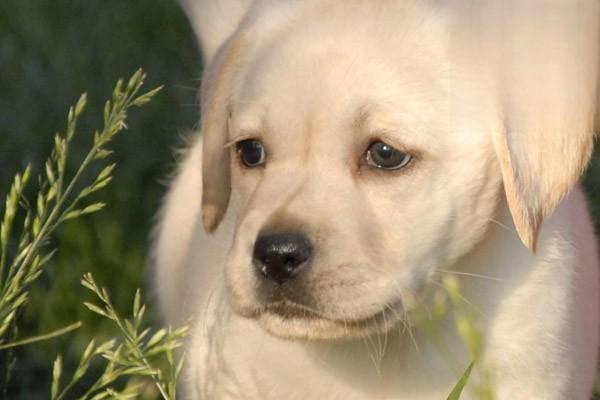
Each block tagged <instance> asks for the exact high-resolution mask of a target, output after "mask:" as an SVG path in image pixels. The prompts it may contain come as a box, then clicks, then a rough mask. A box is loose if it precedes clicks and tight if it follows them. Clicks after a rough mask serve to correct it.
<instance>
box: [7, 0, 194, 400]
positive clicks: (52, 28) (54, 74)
mask: <svg viewBox="0 0 600 400" xmlns="http://www.w3.org/2000/svg"><path fill="white" fill-rule="evenodd" d="M200 65H201V64H200V59H199V57H198V51H197V48H196V44H195V42H194V41H193V36H192V32H191V30H190V29H189V27H188V24H187V21H186V20H185V18H184V16H183V15H182V13H181V12H180V10H179V8H178V7H177V4H176V3H175V1H173V2H170V1H164V0H144V1H143V2H140V1H124V0H85V1H79V2H77V1H66V0H55V1H39V0H7V1H3V2H0V192H1V193H3V194H4V193H6V191H7V190H6V189H7V186H5V185H8V184H9V182H11V181H12V177H13V176H14V174H15V173H16V172H18V171H20V170H23V169H24V166H25V165H26V164H27V163H33V167H34V169H36V170H38V171H42V170H43V162H44V161H45V159H46V157H47V153H48V151H49V149H51V148H52V140H53V136H54V132H56V131H60V130H64V125H65V120H64V116H65V111H66V110H67V109H68V107H69V105H70V104H72V103H74V102H75V101H76V100H77V98H78V97H79V94H80V93H81V92H84V91H87V92H88V95H89V99H90V101H89V105H88V112H87V113H86V117H84V118H83V119H82V121H80V124H79V127H80V131H82V132H83V133H84V134H85V135H82V136H87V137H88V138H91V135H89V134H87V133H89V131H90V130H91V129H93V128H95V127H96V126H99V123H100V116H101V115H102V107H103V103H102V102H101V100H102V99H104V98H106V97H108V96H109V95H110V93H111V89H112V87H113V85H114V82H115V81H116V79H117V78H118V77H121V76H129V75H131V74H132V73H133V72H134V71H135V70H136V69H137V68H138V67H139V66H143V67H144V68H145V70H146V72H147V73H148V76H149V79H148V82H147V85H148V87H154V86H159V85H164V89H163V91H162V92H161V94H160V95H159V96H157V97H156V98H155V99H154V100H153V102H152V103H150V104H148V105H147V106H146V107H144V109H143V112H139V113H135V115H132V118H131V119H130V122H129V128H130V132H128V134H127V135H124V136H122V137H119V138H117V139H116V141H115V143H114V144H113V146H112V148H113V149H114V150H115V156H114V160H115V161H116V162H117V164H118V167H117V173H116V174H115V178H114V181H113V183H112V186H111V188H110V190H107V191H106V192H105V193H102V194H100V195H98V196H97V197H96V199H97V200H99V201H103V202H106V203H108V206H107V207H106V209H105V210H103V211H102V212H101V213H100V214H99V215H96V216H92V217H89V218H83V219H81V220H76V221H73V222H72V223H69V224H66V225H65V227H64V228H63V229H61V230H60V231H59V234H58V240H57V241H56V242H54V243H53V245H56V246H58V253H57V254H56V257H55V259H54V260H53V261H52V262H51V265H48V268H47V271H48V273H47V274H44V275H42V277H41V278H40V279H39V281H38V282H37V283H36V284H35V285H34V288H33V291H32V299H31V303H30V305H29V306H28V307H27V310H26V313H25V315H24V316H23V318H22V323H21V324H20V329H21V331H20V336H21V337H29V336H32V335H36V334H39V333H41V332H49V331H52V330H55V329H59V328H61V327H63V326H65V325H68V324H70V323H72V322H73V321H77V320H82V321H83V322H84V326H83V328H82V329H80V330H79V331H78V332H77V333H76V334H70V335H68V336H65V337H62V338H60V339H57V340H54V341H53V342H52V343H51V344H48V343H42V344H38V345H32V346H28V347H24V348H19V349H16V350H15V352H16V356H17V358H18V363H17V364H16V365H15V372H14V373H13V378H12V380H11V382H10V384H9V389H8V392H7V393H4V394H2V393H0V396H2V395H3V396H4V398H9V399H46V398H48V395H49V393H50V382H51V374H52V364H53V360H54V358H55V357H56V354H57V353H58V352H61V353H63V356H64V358H63V365H64V369H65V370H66V371H67V372H66V373H68V371H70V370H71V371H72V370H73V369H74V368H75V366H76V365H77V363H78V362H79V357H80V355H81V353H82V352H83V350H84V348H85V346H86V345H87V343H88V342H89V339H90V338H91V337H92V336H94V335H95V336H97V337H98V340H103V339H106V338H108V337H110V336H111V335H112V334H114V330H113V328H112V326H111V323H110V321H106V320H105V319H103V318H100V317H96V316H94V315H93V314H92V313H90V312H89V311H87V310H86V309H85V308H84V307H82V306H81V301H82V296H84V295H85V291H84V290H83V289H82V288H81V286H80V284H79V281H80V279H81V276H82V274H83V273H84V272H86V271H93V272H94V276H95V277H96V279H97V280H98V281H99V282H102V285H103V286H106V287H108V288H109V291H110V294H111V298H112V299H113V301H114V303H115V307H116V308H117V309H119V310H129V308H130V303H131V300H132V297H133V294H134V293H135V288H136V287H139V286H144V285H145V284H146V283H147V279H146V276H147V273H146V271H145V263H146V261H145V257H146V252H147V247H148V240H149V232H150V231H151V227H152V223H153V216H154V214H155V212H156V210H157V208H158V206H159V204H160V198H161V196H162V194H163V193H164V191H165V186H164V184H163V183H164V181H166V177H167V176H168V175H169V173H170V172H171V171H172V169H173V166H174V156H173V151H172V149H173V148H175V147H176V146H179V145H180V144H181V140H180V138H179V137H180V133H181V132H180V131H179V129H181V128H182V127H191V126H193V125H194V123H195V121H196V120H197V119H198V108H197V106H196V104H197V96H196V94H197V86H198V82H199V81H198V78H199V76H200V73H201V69H200ZM88 140H90V139H88ZM88 145H89V142H86V141H85V140H82V142H78V143H76V144H75V145H74V147H73V148H72V149H71V152H72V154H73V155H74V158H75V160H74V162H73V164H76V163H77V162H78V161H80V160H79V159H77V157H81V155H82V152H83V151H84V150H85V149H86V148H87V147H88ZM71 172H72V171H71ZM94 172H96V173H97V172H98V171H94ZM50 289H52V290H50ZM146 292H148V290H146ZM146 300H147V301H149V302H152V300H153V299H152V296H150V297H148V298H147V299H146ZM0 361H2V360H0ZM2 376H4V374H3V371H0V377H2Z"/></svg>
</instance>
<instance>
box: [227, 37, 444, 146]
mask: <svg viewBox="0 0 600 400" xmlns="http://www.w3.org/2000/svg"><path fill="white" fill-rule="evenodd" d="M298 40H301V41H303V42H304V43H303V44H300V45H299V44H298V43H297V42H296V39H295V40H290V41H287V40H285V39H284V40H282V41H281V42H280V43H278V44H277V45H274V46H273V47H272V48H269V51H267V52H261V55H260V57H255V58H254V59H253V60H252V61H251V62H249V63H248V64H249V66H248V67H247V68H246V69H245V70H244V71H242V73H241V74H240V75H241V76H240V78H239V81H238V85H239V86H238V88H239V89H238V90H236V91H235V92H234V98H233V107H232V110H233V115H234V117H235V118H234V119H235V124H234V126H235V129H234V130H235V131H236V132H238V133H233V135H234V136H235V135H236V134H244V133H246V132H256V133H261V134H265V135H266V134H269V135H272V134H276V135H277V136H278V137H281V135H285V136H289V139H293V138H292V137H291V136H302V137H305V136H306V134H307V133H308V132H311V131H320V132H321V134H320V135H319V136H318V138H320V139H327V138H328V137H330V136H331V135H329V136H328V135H326V134H325V133H326V132H330V133H332V134H334V136H335V137H337V138H339V134H340V131H344V132H350V131H352V132H357V134H359V135H362V134H365V133H367V134H368V133H372V134H376V133H377V132H394V133H395V134H405V135H409V136H410V135H412V133H414V131H418V132H429V133H430V134H434V133H435V132H442V131H444V130H445V128H446V126H444V125H445V124H446V122H447V119H445V118H442V117H443V116H444V115H446V114H447V113H448V112H447V109H448V91H447V84H446V79H447V77H446V73H445V71H444V69H443V67H442V66H441V65H442V61H441V60H440V61H439V62H438V61H436V62H431V61H429V60H428V61H427V62H423V60H421V59H419V58H417V59H414V58H413V57H404V58H403V57H400V56H398V54H397V53H398V52H396V51H395V50H394V49H389V52H385V51H382V50H381V49H375V50H373V49H369V48H368V45H367V44H366V43H363V45H359V43H358V41H351V42H345V41H346V39H345V38H342V39H341V40H340V41H339V42H332V41H329V42H318V43H313V42H310V41H307V39H306V38H302V39H298ZM365 40H367V41H368V39H365ZM361 46H362V47H361ZM418 139H419V138H418V137H417V138H416V140H418ZM429 139H431V136H429ZM407 144H410V143H407Z"/></svg>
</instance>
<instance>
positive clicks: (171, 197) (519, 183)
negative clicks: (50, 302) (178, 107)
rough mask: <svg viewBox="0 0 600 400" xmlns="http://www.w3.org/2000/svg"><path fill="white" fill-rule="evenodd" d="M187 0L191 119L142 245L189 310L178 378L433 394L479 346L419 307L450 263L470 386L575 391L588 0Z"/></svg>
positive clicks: (584, 308)
mask: <svg viewBox="0 0 600 400" xmlns="http://www.w3.org/2000/svg"><path fill="white" fill-rule="evenodd" d="M500 3H501V4H500ZM183 5H184V8H185V9H186V11H187V13H188V15H189V16H190V18H191V21H192V23H193V26H194V29H195V31H196V33H197V34H198V35H199V41H200V43H201V45H202V49H203V53H204V56H205V59H206V60H207V69H206V72H205V75H204V80H203V88H202V125H201V134H200V135H199V137H198V138H197V139H196V140H194V141H193V143H192V144H191V146H190V147H189V150H188V152H187V155H186V157H185V158H184V159H183V161H182V163H181V165H180V169H179V173H178V174H177V176H176V177H175V179H174V180H173V182H172V185H171V188H170V190H169V193H168V194H167V197H166V200H165V204H164V207H163V209H162V213H161V221H160V224H159V227H158V231H157V239H156V243H155V254H154V258H155V263H156V274H155V276H156V279H155V282H156V287H157V290H158V294H159V297H160V304H161V306H162V312H163V314H164V316H165V318H166V319H167V321H168V322H169V323H171V324H177V323H180V322H181V321H183V320H185V319H187V318H189V317H191V318H192V320H193V323H194V328H193V332H192V334H191V336H190V337H189V341H188V343H187V345H186V350H185V353H186V360H187V362H186V367H185V372H184V378H183V382H182V386H183V389H184V393H185V398H188V399H219V400H220V399H261V400H262V399H315V400H316V399H344V400H359V399H360V400H367V399H369V400H370V399H396V400H440V399H445V398H446V397H447V396H448V394H449V393H450V391H451V390H452V388H453V386H454V385H455V383H456V382H457V379H458V378H459V377H460V375H461V374H462V371H464V369H465V368H466V367H467V366H468V365H469V364H470V362H471V361H473V357H474V355H473V354H470V353H469V352H468V351H467V350H465V346H464V344H463V342H462V339H461V337H460V335H458V334H457V332H456V329H455V327H454V321H453V317H452V315H451V313H448V315H446V316H444V317H442V320H441V321H440V322H439V324H438V326H437V328H436V329H435V331H436V332H435V333H436V340H431V338H430V337H429V336H428V335H427V334H426V332H425V330H424V329H420V328H419V326H414V324H413V322H414V319H415V318H414V317H415V315H416V314H417V313H420V315H425V316H427V315H428V312H430V311H431V304H432V298H433V297H435V295H436V293H439V290H437V289H439V286H440V282H442V281H443V279H444V277H445V276H454V277H456V278H458V279H459V281H460V285H461V288H462V296H463V297H464V299H465V301H466V302H468V303H469V304H470V305H471V306H472V307H473V308H474V309H476V310H477V322H478V330H479V331H480V334H481V347H482V351H481V354H480V355H479V356H477V359H476V360H475V369H474V372H473V374H472V376H471V378H470V379H469V383H468V387H467V389H466V391H465V393H464V395H463V397H462V398H464V399H476V398H479V397H478V393H477V390H476V389H477V388H478V387H480V385H481V384H482V383H484V382H487V383H490V382H491V385H492V387H493V396H494V398H495V399H498V400H515V399H527V400H529V399H543V400H552V399H568V400H587V399H589V397H590V395H591V391H592V387H593V383H594V378H595V371H596V356H597V346H598V324H599V321H598V316H599V299H598V257H597V248H596V240H595V238H594V233H593V229H592V225H591V223H590V217H589V214H588V211H587V208H586V204H585V200H584V198H583V196H582V193H581V191H580V189H579V187H578V186H577V185H576V182H577V180H578V178H579V176H580V175H581V173H582V171H583V169H584V167H585V165H586V164H587V162H588V160H589V158H590V155H591V152H592V148H593V141H594V138H593V136H594V135H593V132H594V129H593V127H594V123H595V120H594V119H595V114H596V112H597V105H596V101H597V100H596V98H597V88H598V70H599V68H598V43H599V40H598V39H599V38H600V28H599V19H600V17H599V15H600V5H599V3H598V2H597V1H596V0H545V1H542V0H528V1H523V0H519V1H517V0H515V1H508V2H496V1H492V0H482V1H477V2H471V1H468V0H447V1H444V2H441V1H435V0H403V1H398V0H369V1H365V0H345V1H334V0H304V1H299V0H259V1H253V2H251V1H249V0H237V1H236V0H227V1H226V0H212V1H211V0H198V1H194V0H187V1H183ZM439 343H443V345H444V346H445V348H447V349H449V350H448V351H447V352H444V351H440V350H439V347H438V345H439ZM449 359H450V360H451V361H449ZM486 398H488V397H486Z"/></svg>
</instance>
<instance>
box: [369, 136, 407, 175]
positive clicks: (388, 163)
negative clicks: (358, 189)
mask: <svg viewBox="0 0 600 400" xmlns="http://www.w3.org/2000/svg"><path fill="white" fill-rule="evenodd" d="M366 159H367V164H368V165H370V166H371V167H374V168H379V169H387V170H395V169H400V168H402V167H405V166H406V165H407V164H408V163H409V162H410V160H412V156H411V155H410V154H408V153H403V152H401V151H400V150H397V149H395V148H393V147H392V146H390V145H388V144H385V143H383V142H373V143H371V145H370V146H369V148H368V149H367V154H366Z"/></svg>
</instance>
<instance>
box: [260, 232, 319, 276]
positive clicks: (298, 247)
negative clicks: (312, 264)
mask: <svg viewBox="0 0 600 400" xmlns="http://www.w3.org/2000/svg"><path fill="white" fill-rule="evenodd" d="M311 254H312V245H311V244H310V241H309V240H308V239H307V238H306V236H304V235H302V234H299V233H277V234H269V235H259V236H258V239H257V240H256V243H255V244H254V255H253V256H254V265H255V266H256V268H257V269H258V270H259V271H260V272H261V273H262V275H263V276H264V277H265V278H267V279H270V280H273V281H275V282H277V283H279V284H282V283H284V282H286V281H288V280H290V279H292V278H294V277H295V276H296V275H298V273H299V272H300V270H302V269H303V267H304V266H305V265H306V261H307V260H308V259H309V258H310V255H311Z"/></svg>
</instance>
